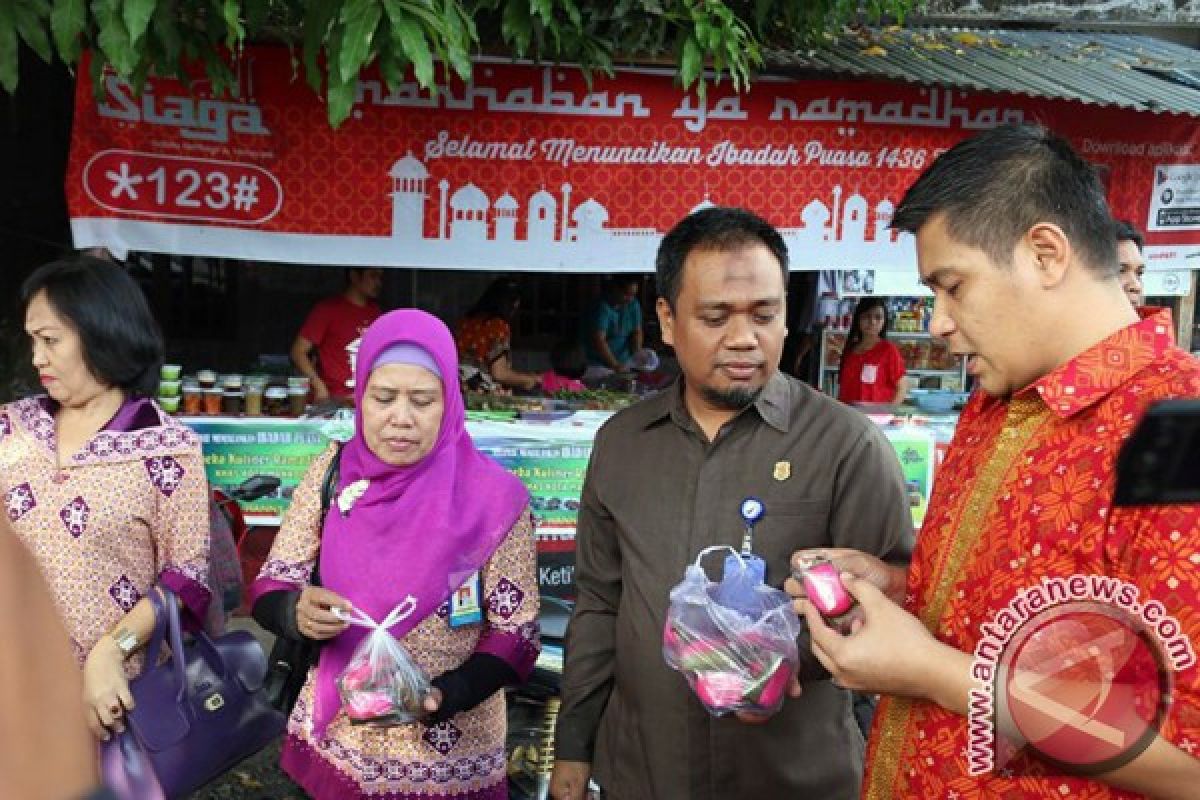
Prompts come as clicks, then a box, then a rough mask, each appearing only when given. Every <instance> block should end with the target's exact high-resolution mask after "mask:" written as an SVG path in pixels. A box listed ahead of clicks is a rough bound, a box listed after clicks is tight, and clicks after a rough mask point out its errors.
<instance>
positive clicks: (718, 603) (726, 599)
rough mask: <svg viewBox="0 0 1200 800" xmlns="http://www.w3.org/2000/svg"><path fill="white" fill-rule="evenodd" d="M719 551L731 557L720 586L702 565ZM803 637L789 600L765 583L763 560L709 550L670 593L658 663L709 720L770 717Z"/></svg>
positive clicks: (792, 671) (779, 701)
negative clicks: (679, 679)
mask: <svg viewBox="0 0 1200 800" xmlns="http://www.w3.org/2000/svg"><path fill="white" fill-rule="evenodd" d="M716 550H729V551H730V553H731V554H732V555H731V556H729V557H728V558H726V560H725V572H724V575H723V576H722V578H721V580H720V581H719V582H714V581H711V580H709V579H708V575H707V574H706V573H705V571H704V568H703V567H702V566H701V565H700V562H701V561H702V560H703V558H704V557H705V556H706V555H708V554H709V553H710V552H713V551H716ZM800 630H801V622H800V619H799V618H798V617H797V616H796V613H795V611H793V609H792V603H791V598H789V597H788V595H787V594H786V593H784V592H783V591H781V590H779V589H775V588H773V587H771V586H768V585H766V584H765V583H764V582H763V562H762V560H761V559H759V558H757V557H755V556H743V555H741V554H739V553H737V552H736V551H734V550H733V548H727V547H710V548H707V549H705V550H703V551H701V553H700V555H699V556H697V557H696V561H695V563H693V564H692V565H691V566H689V567H688V568H687V570H686V571H685V572H684V577H683V580H682V581H681V582H680V583H679V584H678V585H677V586H675V588H674V589H672V590H671V605H670V607H669V608H668V609H667V622H666V626H665V628H664V630H663V657H664V658H665V659H666V661H667V665H668V666H670V667H671V668H672V669H674V670H677V671H679V672H680V673H681V674H682V675H683V676H684V678H685V679H686V680H687V682H688V685H689V686H690V687H691V688H692V691H694V692H695V693H696V696H697V697H698V698H699V699H700V702H701V703H703V704H704V707H705V708H706V709H707V710H708V712H709V713H710V714H712V715H713V716H718V717H719V716H722V715H724V714H728V713H730V712H734V711H746V712H751V713H754V714H763V715H767V714H774V713H775V712H777V711H778V710H779V708H780V707H781V706H782V705H783V700H784V695H785V693H786V691H787V687H788V683H789V682H790V680H791V678H792V676H793V675H794V674H795V672H796V667H797V664H798V660H799V659H798V655H799V654H798V652H797V648H796V637H797V636H798V635H799V634H800Z"/></svg>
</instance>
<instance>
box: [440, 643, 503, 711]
mask: <svg viewBox="0 0 1200 800" xmlns="http://www.w3.org/2000/svg"><path fill="white" fill-rule="evenodd" d="M432 683H433V687H434V688H435V689H440V690H441V692H442V704H441V706H439V707H438V710H437V711H435V712H434V713H432V714H430V715H429V717H428V718H427V721H428V722H429V723H431V724H436V723H439V722H445V721H446V720H448V719H450V718H451V717H453V716H454V715H455V714H458V713H459V712H462V711H470V710H471V709H472V708H474V707H475V706H477V705H479V704H480V703H482V702H483V701H484V700H486V699H488V698H489V697H491V696H492V695H493V694H495V693H496V692H498V691H500V690H501V689H503V688H504V687H505V686H510V685H513V684H516V683H520V678H519V676H518V675H517V672H516V670H514V669H513V668H512V665H511V664H509V663H508V662H507V661H505V660H504V659H502V658H499V657H497V656H494V655H491V654H490V653H475V654H474V655H472V656H471V657H470V658H468V659H467V660H466V661H464V662H463V664H462V666H460V667H458V668H457V669H452V670H450V671H449V672H445V673H443V674H441V675H439V676H437V677H436V678H434V679H433V681H432Z"/></svg>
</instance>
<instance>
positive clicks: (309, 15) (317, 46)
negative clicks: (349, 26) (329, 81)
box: [304, 0, 338, 92]
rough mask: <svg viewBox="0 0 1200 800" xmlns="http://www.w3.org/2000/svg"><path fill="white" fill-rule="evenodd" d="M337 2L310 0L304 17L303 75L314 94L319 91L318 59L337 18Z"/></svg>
mask: <svg viewBox="0 0 1200 800" xmlns="http://www.w3.org/2000/svg"><path fill="white" fill-rule="evenodd" d="M337 10H338V0H311V1H310V3H309V5H308V10H307V12H306V13H305V16H304V74H305V77H306V78H307V79H308V85H309V86H311V87H312V89H313V91H314V92H320V91H321V68H320V66H319V64H318V59H319V58H320V55H321V49H322V48H323V47H324V46H325V42H326V40H327V39H328V38H329V31H330V29H331V28H332V27H333V21H334V19H335V18H336V17H337Z"/></svg>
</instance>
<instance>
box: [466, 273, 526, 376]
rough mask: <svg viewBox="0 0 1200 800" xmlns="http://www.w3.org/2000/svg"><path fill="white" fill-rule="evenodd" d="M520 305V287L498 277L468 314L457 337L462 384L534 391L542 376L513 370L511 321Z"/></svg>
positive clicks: (505, 278)
mask: <svg viewBox="0 0 1200 800" xmlns="http://www.w3.org/2000/svg"><path fill="white" fill-rule="evenodd" d="M520 307H521V289H520V287H519V286H518V285H517V282H516V281H514V280H513V279H512V278H508V277H503V276H502V277H499V278H496V279H495V280H494V281H492V283H491V284H490V285H489V286H488V288H487V289H486V290H485V291H484V293H483V294H482V295H481V296H480V297H479V300H478V301H477V302H476V303H475V305H474V306H473V307H472V308H471V310H470V311H468V312H467V313H466V315H465V316H464V317H463V318H462V319H461V320H459V322H458V326H457V329H456V330H455V333H454V339H455V341H456V342H457V343H458V357H459V359H460V362H461V365H462V366H461V368H460V372H461V373H462V379H463V383H464V384H466V386H467V387H468V388H469V389H472V390H475V391H492V390H494V389H495V388H497V384H498V385H499V387H501V388H505V389H521V390H524V391H532V390H534V389H536V388H538V386H539V385H540V384H541V377H540V376H538V375H534V374H532V373H529V372H521V371H520V370H517V369H514V368H513V364H512V349H513V348H512V323H513V320H514V319H516V316H517V310H518V309H520Z"/></svg>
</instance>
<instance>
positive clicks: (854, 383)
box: [838, 297, 906, 403]
mask: <svg viewBox="0 0 1200 800" xmlns="http://www.w3.org/2000/svg"><path fill="white" fill-rule="evenodd" d="M889 323H890V320H889V319H888V313H887V305H886V304H885V303H884V302H883V299H882V298H880V297H864V298H863V299H861V300H859V301H858V305H856V306H855V307H854V317H853V318H852V319H851V321H850V333H849V334H848V335H847V336H846V347H845V348H844V349H843V350H842V363H841V368H840V369H839V370H838V400H841V401H842V402H843V403H903V402H904V395H905V391H906V387H905V384H904V372H905V366H904V356H902V355H900V348H898V347H896V345H894V344H892V343H891V342H889V341H888V340H887V331H888V324H889Z"/></svg>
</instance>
